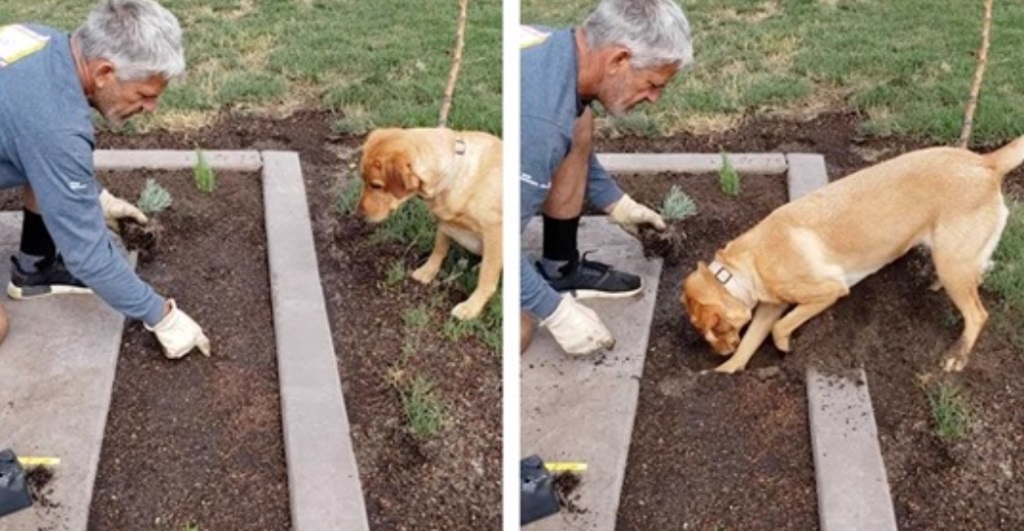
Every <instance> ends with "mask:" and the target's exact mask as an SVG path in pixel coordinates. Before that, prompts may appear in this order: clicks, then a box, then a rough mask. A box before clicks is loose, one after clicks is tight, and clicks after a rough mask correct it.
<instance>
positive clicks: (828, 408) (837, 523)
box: [807, 367, 896, 531]
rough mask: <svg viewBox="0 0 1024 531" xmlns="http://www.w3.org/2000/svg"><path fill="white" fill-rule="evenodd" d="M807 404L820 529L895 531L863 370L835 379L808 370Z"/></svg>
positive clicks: (890, 500) (833, 530)
mask: <svg viewBox="0 0 1024 531" xmlns="http://www.w3.org/2000/svg"><path fill="white" fill-rule="evenodd" d="M807 400H808V411H809V415H810V422H811V446H812V448H813V453H814V475H815V479H816V482H817V486H818V517H819V521H820V522H821V529H822V531H856V530H861V529H871V530H873V531H886V530H893V531H895V529H896V515H895V513H894V512H893V506H892V498H891V496H890V493H889V483H888V481H887V480H886V475H885V464H884V463H883V462H882V453H881V449H880V448H879V445H878V430H877V429H876V427H875V415H874V412H873V411H872V409H871V396H870V395H869V393H868V385H867V376H866V375H865V373H864V370H863V369H858V370H857V371H855V372H854V374H851V375H847V376H836V375H825V374H822V373H820V372H818V371H817V370H815V369H814V368H813V367H811V368H809V369H808V371H807Z"/></svg>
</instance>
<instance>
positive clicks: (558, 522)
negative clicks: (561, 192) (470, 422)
mask: <svg viewBox="0 0 1024 531" xmlns="http://www.w3.org/2000/svg"><path fill="white" fill-rule="evenodd" d="M540 233H541V223H540V221H539V220H536V221H534V222H533V223H532V224H531V226H530V227H529V228H528V229H527V232H526V234H524V235H523V247H524V250H525V252H532V253H533V254H534V255H535V256H536V255H538V254H539V249H540V246H541V244H540V242H541V237H540ZM579 241H580V249H581V250H583V251H586V250H588V249H598V251H597V252H595V253H594V254H593V255H592V258H593V259H594V260H599V261H602V262H606V263H610V264H612V265H613V266H616V267H620V268H622V269H624V270H627V271H630V272H633V273H635V274H638V275H640V276H641V277H642V278H643V280H644V283H645V286H644V290H643V292H642V293H641V294H640V295H637V296H636V297H631V298H627V299H619V300H604V301H594V300H586V301H583V303H584V304H586V305H587V306H589V307H591V308H593V309H594V310H595V311H596V312H597V313H598V314H599V315H600V316H601V319H602V320H603V321H604V323H605V325H606V326H608V328H609V329H610V330H611V332H612V333H613V334H614V335H615V337H616V339H617V344H616V347H615V349H614V350H613V351H611V352H607V353H604V354H601V355H596V356H591V357H586V358H570V357H568V356H566V355H565V354H563V353H562V351H561V349H560V348H559V347H558V345H557V344H556V343H555V341H554V339H552V338H551V336H550V334H548V333H547V331H545V330H539V331H538V333H537V334H536V336H535V338H534V342H533V344H532V345H531V347H530V349H529V350H528V351H527V352H526V354H524V355H523V356H522V359H521V363H522V388H521V389H522V391H521V392H522V410H521V411H522V425H521V437H522V453H523V455H524V456H525V455H531V454H538V455H540V456H541V458H543V459H544V460H545V461H583V462H586V463H587V465H588V469H587V470H586V471H584V472H582V473H581V480H582V481H581V483H580V486H579V487H578V490H577V492H578V493H579V496H580V498H579V499H578V500H575V501H574V502H575V503H576V504H577V505H579V506H580V507H581V508H584V509H586V511H587V512H585V513H579V514H570V513H565V512H563V513H560V514H556V515H554V516H550V517H548V518H545V519H542V520H539V521H537V522H534V523H532V524H530V525H529V526H527V529H530V530H537V531H546V530H551V531H555V530H558V531H564V530H575V529H581V530H582V529H587V530H612V529H614V528H615V517H616V513H617V511H618V507H619V496H620V493H621V492H622V482H623V480H624V479H625V473H626V458H627V455H628V453H629V443H630V440H631V436H632V430H633V419H634V417H635V416H636V408H637V399H638V397H639V390H640V377H641V373H642V372H643V366H644V357H645V355H646V352H647V340H648V337H649V335H650V328H651V319H652V316H653V312H654V297H655V294H656V293H657V291H658V279H659V277H660V275H661V261H660V260H647V259H645V258H644V257H643V251H642V249H641V247H640V244H639V243H638V242H637V241H636V240H635V239H633V238H632V237H631V236H629V235H628V234H626V233H625V232H623V231H622V230H621V229H619V228H617V227H615V226H613V225H611V224H610V223H608V222H607V220H606V218H604V217H584V218H583V221H582V223H581V226H580V236H579Z"/></svg>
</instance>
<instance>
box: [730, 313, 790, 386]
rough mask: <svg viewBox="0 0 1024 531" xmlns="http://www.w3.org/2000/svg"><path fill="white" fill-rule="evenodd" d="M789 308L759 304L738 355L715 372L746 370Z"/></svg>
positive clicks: (737, 350)
mask: <svg viewBox="0 0 1024 531" xmlns="http://www.w3.org/2000/svg"><path fill="white" fill-rule="evenodd" d="M788 307H789V305H787V304H771V303H767V302H762V303H761V304H759V305H758V306H757V309H755V310H754V318H753V320H751V322H750V326H748V327H747V331H746V332H744V334H743V339H741V340H740V345H739V346H738V347H736V353H735V354H733V355H732V357H731V358H729V361H726V362H725V363H723V364H721V365H719V366H718V367H716V368H715V371H717V372H724V373H729V374H731V373H734V372H736V371H742V370H743V369H744V368H746V366H747V363H748V362H750V358H751V357H752V356H753V355H754V353H755V352H757V348H758V347H760V346H761V343H764V340H765V339H766V338H767V337H768V333H769V332H771V330H772V325H774V324H775V322H776V321H778V320H779V317H782V314H783V313H784V312H785V311H786V308H788Z"/></svg>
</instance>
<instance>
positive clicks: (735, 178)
mask: <svg viewBox="0 0 1024 531" xmlns="http://www.w3.org/2000/svg"><path fill="white" fill-rule="evenodd" d="M718 184H719V185H720V186H721V187H722V192H723V193H724V194H725V195H727V196H729V197H731V198H733V199H735V198H737V197H739V195H740V174H739V173H738V172H737V171H736V168H733V167H732V163H731V162H729V154H728V153H726V152H725V151H722V167H721V168H720V169H719V170H718Z"/></svg>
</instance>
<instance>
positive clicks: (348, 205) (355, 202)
mask: <svg viewBox="0 0 1024 531" xmlns="http://www.w3.org/2000/svg"><path fill="white" fill-rule="evenodd" d="M362 193H363V181H361V180H360V179H359V178H358V177H355V176H352V177H351V178H350V179H349V180H348V181H347V182H346V183H345V184H343V185H341V191H340V192H339V193H338V200H337V201H335V202H334V209H335V210H336V211H337V212H338V213H339V214H341V215H343V216H349V215H354V214H355V213H356V207H358V206H359V196H360V195H362Z"/></svg>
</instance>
